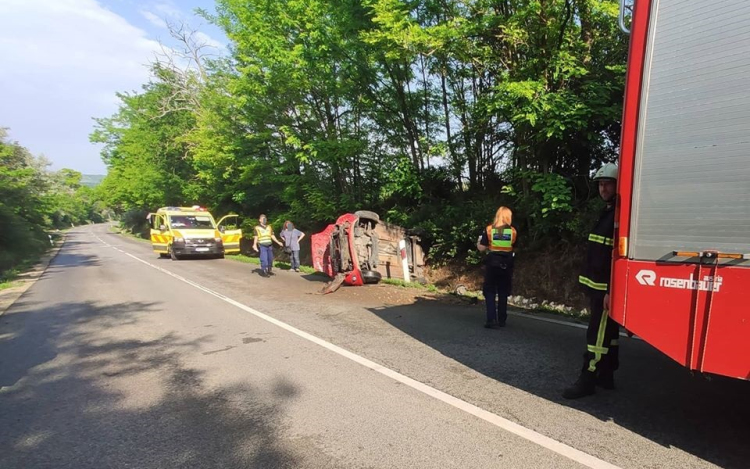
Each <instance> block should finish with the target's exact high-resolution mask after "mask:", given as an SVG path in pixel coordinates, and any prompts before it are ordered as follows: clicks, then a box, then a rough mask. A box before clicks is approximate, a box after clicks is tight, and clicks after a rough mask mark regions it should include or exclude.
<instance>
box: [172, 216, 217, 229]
mask: <svg viewBox="0 0 750 469" xmlns="http://www.w3.org/2000/svg"><path fill="white" fill-rule="evenodd" d="M169 225H170V226H171V227H172V228H179V229H182V230H191V229H193V230H212V229H214V224H213V221H211V217H209V216H207V215H170V217H169Z"/></svg>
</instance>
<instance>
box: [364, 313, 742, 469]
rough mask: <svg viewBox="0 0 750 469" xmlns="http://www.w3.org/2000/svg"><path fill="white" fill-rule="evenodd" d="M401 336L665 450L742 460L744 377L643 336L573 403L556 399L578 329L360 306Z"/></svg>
mask: <svg viewBox="0 0 750 469" xmlns="http://www.w3.org/2000/svg"><path fill="white" fill-rule="evenodd" d="M370 311H372V312H373V313H374V314H376V315H377V316H378V317H380V318H381V319H383V320H384V321H386V322H388V323H389V324H391V325H392V326H394V327H396V328H398V329H400V330H401V331H403V332H405V333H406V334H408V335H410V336H411V337H413V338H415V339H417V340H419V341H420V342H422V343H424V344H426V345H428V346H429V347H431V348H433V349H435V350H437V351H438V352H440V353H441V354H443V355H445V356H447V357H450V358H452V359H454V360H457V361H458V362H460V363H462V364H463V365H465V366H467V367H469V368H472V369H474V370H476V371H477V372H479V373H481V374H483V375H485V376H487V377H490V378H493V379H495V380H497V381H500V382H502V383H506V384H508V385H511V386H513V387H516V388H518V389H522V390H524V391H527V392H529V393H532V394H535V395H537V396H539V397H542V398H544V399H547V400H550V401H553V402H557V403H560V404H562V405H566V406H570V407H574V408H576V409H579V410H581V411H583V412H587V413H589V414H591V415H593V416H595V417H597V418H599V419H601V420H603V421H608V420H612V421H614V422H615V423H617V424H618V425H620V426H622V427H624V428H626V429H628V430H631V431H633V432H635V433H637V434H639V435H641V436H643V437H645V438H647V439H649V440H651V441H654V442H657V443H659V444H661V445H663V446H665V447H670V446H674V447H677V448H679V449H681V450H683V451H685V452H687V453H690V454H693V455H695V456H697V457H699V458H701V459H704V460H707V461H711V462H713V463H715V464H717V465H720V466H722V467H727V468H730V467H732V468H735V467H736V468H745V467H747V461H748V460H750V445H748V444H747V443H748V441H749V439H748V438H749V437H750V425H748V422H750V400H749V399H748V396H749V395H750V383H749V382H745V381H739V380H731V379H724V378H715V379H714V380H712V381H711V382H708V381H706V380H705V379H703V378H700V377H691V376H690V374H689V373H688V372H687V371H686V370H685V369H683V368H682V367H680V366H679V365H677V364H676V363H674V362H672V361H671V360H669V359H668V358H666V357H665V356H663V355H661V354H660V353H659V352H658V351H656V350H654V349H653V348H651V347H650V346H649V345H647V344H645V343H644V342H641V341H637V340H633V339H630V340H624V341H622V347H621V360H620V361H621V370H620V371H619V372H618V373H617V381H618V387H619V388H618V390H615V391H604V390H599V391H598V392H597V394H596V395H595V396H591V397H588V398H585V399H581V400H577V401H567V400H565V399H562V398H561V397H560V393H561V391H562V389H563V388H564V387H565V386H566V385H569V384H571V382H572V381H573V380H574V379H575V378H576V376H577V373H578V371H579V370H580V364H581V354H582V352H583V350H584V347H585V339H584V334H585V331H584V330H580V329H573V328H570V329H569V328H565V327H564V326H559V325H554V324H543V323H540V322H538V321H534V320H530V319H524V318H517V317H514V316H511V317H510V318H509V320H508V327H506V328H505V329H501V330H489V329H484V328H483V327H482V325H483V322H484V306H483V305H479V306H475V307H468V306H451V305H446V304H445V303H444V302H438V301H436V300H432V299H429V298H418V299H417V301H416V302H415V303H414V304H409V305H402V306H389V307H382V308H370Z"/></svg>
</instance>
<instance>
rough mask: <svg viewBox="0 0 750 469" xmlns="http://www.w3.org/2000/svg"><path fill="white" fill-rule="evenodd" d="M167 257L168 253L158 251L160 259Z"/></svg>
mask: <svg viewBox="0 0 750 469" xmlns="http://www.w3.org/2000/svg"><path fill="white" fill-rule="evenodd" d="M167 257H169V254H165V253H163V252H160V253H159V258H160V259H166V258H167Z"/></svg>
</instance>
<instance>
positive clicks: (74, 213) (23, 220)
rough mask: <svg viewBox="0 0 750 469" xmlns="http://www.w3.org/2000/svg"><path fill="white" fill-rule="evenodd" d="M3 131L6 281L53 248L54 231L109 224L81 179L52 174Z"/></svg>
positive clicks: (0, 245)
mask: <svg viewBox="0 0 750 469" xmlns="http://www.w3.org/2000/svg"><path fill="white" fill-rule="evenodd" d="M6 135H7V134H6V132H5V130H4V129H0V227H2V229H0V280H1V279H2V278H3V275H4V273H5V272H6V271H8V270H9V269H11V268H13V267H14V266H16V265H17V264H19V263H20V262H22V261H25V260H28V259H32V258H34V257H35V256H37V255H39V254H40V253H42V252H43V251H44V250H45V249H46V248H47V247H49V245H50V240H49V237H48V234H47V232H48V230H50V229H57V228H69V227H70V226H71V224H76V225H77V224H81V223H87V222H89V221H92V222H101V221H103V214H104V212H105V207H104V205H103V204H102V202H99V197H98V196H97V193H96V190H95V189H92V188H90V187H85V186H82V185H81V174H80V173H78V172H76V171H73V170H70V169H62V170H60V171H57V172H50V171H48V170H47V166H48V164H49V163H47V162H46V161H45V160H44V158H42V157H35V156H33V155H32V154H31V153H29V151H28V150H27V149H26V148H24V147H22V146H21V145H19V144H18V143H16V142H12V141H9V140H8V139H7V136H6Z"/></svg>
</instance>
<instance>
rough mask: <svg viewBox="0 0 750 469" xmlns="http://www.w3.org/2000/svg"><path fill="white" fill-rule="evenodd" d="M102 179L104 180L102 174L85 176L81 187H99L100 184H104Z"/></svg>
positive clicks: (82, 177)
mask: <svg viewBox="0 0 750 469" xmlns="http://www.w3.org/2000/svg"><path fill="white" fill-rule="evenodd" d="M102 179H104V175H102V174H84V175H82V176H81V185H82V186H86V187H95V186H98V185H99V183H100V182H102Z"/></svg>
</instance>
